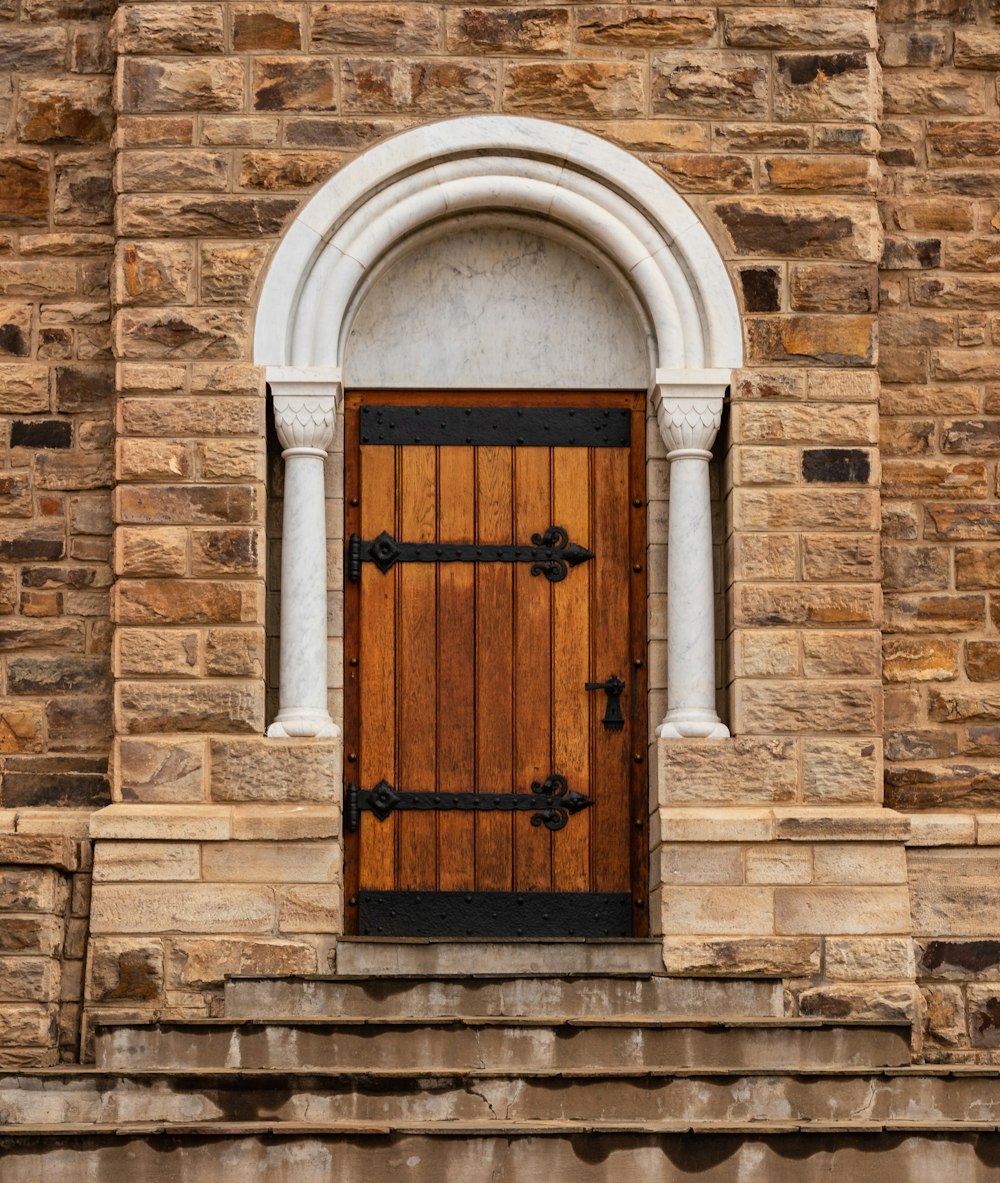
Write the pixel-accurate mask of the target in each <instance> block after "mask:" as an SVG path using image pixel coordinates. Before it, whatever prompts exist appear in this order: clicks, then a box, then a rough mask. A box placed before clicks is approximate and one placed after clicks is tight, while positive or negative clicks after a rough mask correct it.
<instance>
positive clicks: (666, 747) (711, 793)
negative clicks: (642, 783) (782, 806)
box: [657, 738, 798, 805]
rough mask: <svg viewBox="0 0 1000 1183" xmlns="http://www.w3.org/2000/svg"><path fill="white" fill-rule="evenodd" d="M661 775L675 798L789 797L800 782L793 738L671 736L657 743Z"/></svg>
mask: <svg viewBox="0 0 1000 1183" xmlns="http://www.w3.org/2000/svg"><path fill="white" fill-rule="evenodd" d="M657 758H658V774H659V775H658V779H659V783H660V785H662V786H664V789H663V791H664V792H665V793H667V794H668V795H669V799H670V802H671V804H677V805H679V804H683V803H684V802H689V801H705V802H712V803H716V802H723V801H732V802H745V801H790V800H793V799H794V797H795V794H796V791H797V788H798V753H797V751H796V748H795V744H794V743H793V742H792V741H791V740H756V739H745V738H738V739H730V740H723V741H719V740H670V739H661V740H660V741H659V743H658V746H657Z"/></svg>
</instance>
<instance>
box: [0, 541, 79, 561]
mask: <svg viewBox="0 0 1000 1183" xmlns="http://www.w3.org/2000/svg"><path fill="white" fill-rule="evenodd" d="M65 549H66V548H65V543H64V542H63V540H62V539H61V538H0V559H14V560H17V559H42V560H46V561H48V562H51V561H52V560H54V559H61V558H62V557H63V555H64V553H65Z"/></svg>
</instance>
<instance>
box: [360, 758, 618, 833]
mask: <svg viewBox="0 0 1000 1183" xmlns="http://www.w3.org/2000/svg"><path fill="white" fill-rule="evenodd" d="M593 804H594V802H593V800H592V799H591V798H590V797H587V796H585V795H584V794H583V793H578V792H576V790H575V789H571V788H570V787H569V784H568V782H567V780H566V778H565V777H564V776H560V775H559V774H558V773H553V774H552V775H551V776H548V777H546V778H545V780H544V781H541V782H539V781H537V780H536V781H533V782H532V785H531V792H530V793H436V792H426V791H424V792H403V791H401V790H399V789H396V788H395V787H394V786H393V785H391V784H389V782H388V781H387V780H380V781H379V782H378V784H377V785H376V786H375V788H374V789H362V788H359V787H358V785H355V784H349V785H348V786H347V792H346V793H345V796H344V829H345V830H348V831H350V832H353V831H354V830H356V829H357V828H358V818H359V815H360V814H361V813H362V812H367V813H373V814H374V815H375V816H376V817H377V818H378V819H379V821H385V819H386V818H387V817H388V816H389V815H390V814H391V813H394V812H395V811H396V810H405V809H432V810H450V809H458V810H463V811H466V812H472V813H494V812H499V813H531V814H534V816H533V817H532V819H531V824H532V825H533V826H546V827H547V828H548V829H550V830H561V829H562V828H563V826H564V825H565V824H566V822H567V821H568V820H569V815H570V814H571V813H579V812H580V810H581V809H586V808H587V807H588V806H590V805H593Z"/></svg>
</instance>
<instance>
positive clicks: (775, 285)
mask: <svg viewBox="0 0 1000 1183" xmlns="http://www.w3.org/2000/svg"><path fill="white" fill-rule="evenodd" d="M740 283H741V284H742V285H743V303H744V304H745V306H746V310H747V312H778V311H779V310H780V309H781V275H780V273H779V271H778V269H777V267H746V268H744V269H743V270H742V271H741V272H740Z"/></svg>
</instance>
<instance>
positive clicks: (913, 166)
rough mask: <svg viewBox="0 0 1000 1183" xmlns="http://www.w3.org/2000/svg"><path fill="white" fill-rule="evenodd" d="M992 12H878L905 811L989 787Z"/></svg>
mask: <svg viewBox="0 0 1000 1183" xmlns="http://www.w3.org/2000/svg"><path fill="white" fill-rule="evenodd" d="M998 15H1000V10H998V8H997V5H996V4H987V3H972V2H971V0H962V2H958V0H886V2H885V3H883V4H882V6H881V9H880V18H881V21H882V28H881V59H882V64H883V69H884V87H885V120H884V124H883V136H882V139H883V152H882V159H883V182H882V193H881V205H882V210H883V217H884V221H885V227H886V241H885V251H884V254H883V258H882V264H881V267H882V270H881V286H882V307H881V311H880V315H879V330H880V337H881V350H880V361H879V369H880V372H881V376H882V383H883V386H882V456H883V484H882V497H883V515H884V548H883V557H884V571H885V574H884V586H885V591H886V614H885V624H884V633H885V641H884V667H883V668H884V673H885V680H886V684H887V695H886V744H885V750H886V757H887V760H888V765H887V773H886V796H887V800H888V801H889V802H891V803H892V804H893V805H895V806H897V807H899V808H902V809H940V808H952V807H954V808H959V809H968V808H987V809H989V808H995V807H996V804H997V801H998V777H997V768H998V766H997V762H996V761H997V757H998V756H1000V728H998V723H1000V699H998V697H997V693H996V682H997V678H998V676H1000V640H998V639H997V628H998V625H1000V615H998V612H1000V601H998V600H997V589H1000V560H998V558H997V554H996V541H997V539H998V537H1000V518H998V515H997V502H996V496H997V492H998V487H997V479H998V477H997V466H996V457H997V455H998V454H1000V417H998V416H1000V362H998V360H997V356H998V355H997V346H998V345H1000V327H998V326H1000V321H998V320H997V317H996V315H995V309H996V303H997V295H998V291H1000V288H998V280H997V278H996V270H997V268H998V266H1000V234H998V230H1000V215H998V211H1000V193H998V188H997V178H998V174H997V171H996V165H997V162H998V155H997V153H998V147H1000V123H998V122H997V119H998V107H997V79H996V69H997V66H998V65H1000V32H998V29H997V24H996V18H997V16H998Z"/></svg>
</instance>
